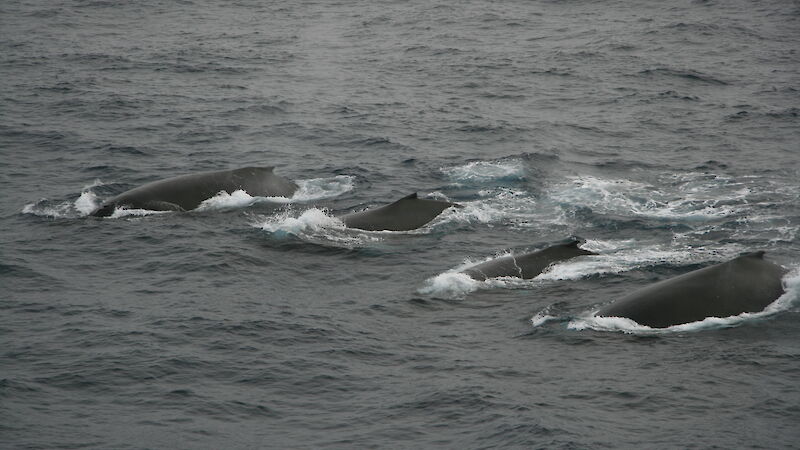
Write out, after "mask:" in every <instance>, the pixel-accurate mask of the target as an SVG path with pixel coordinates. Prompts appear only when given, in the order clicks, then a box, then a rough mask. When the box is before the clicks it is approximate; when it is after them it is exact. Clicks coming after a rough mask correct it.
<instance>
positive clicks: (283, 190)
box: [91, 167, 298, 217]
mask: <svg viewBox="0 0 800 450" xmlns="http://www.w3.org/2000/svg"><path fill="white" fill-rule="evenodd" d="M273 169H274V167H243V168H241V169H233V170H220V171H215V172H201V173H194V174H189V175H181V176H177V177H172V178H167V179H164V180H158V181H153V182H152V183H147V184H145V185H142V186H139V187H137V188H134V189H131V190H129V191H125V192H123V193H121V194H119V195H117V196H115V197H112V198H110V199H108V200H106V201H105V202H103V204H102V206H100V207H99V208H97V209H96V210H95V211H93V212H92V213H91V215H93V216H97V217H107V216H110V215H111V214H113V213H114V210H116V209H117V208H119V207H125V208H137V209H148V210H152V211H188V210H191V209H195V208H197V207H198V206H200V203H202V202H203V201H204V200H207V199H209V198H212V197H214V196H215V195H217V194H219V193H220V192H222V191H224V192H227V193H228V194H232V193H233V192H234V191H237V190H243V191H245V192H247V193H248V194H250V195H253V196H262V197H291V196H292V194H294V192H295V191H296V190H297V188H298V186H297V184H296V183H295V182H294V181H292V180H289V179H288V178H284V177H282V176H280V175H275V173H273Z"/></svg>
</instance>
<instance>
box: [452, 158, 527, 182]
mask: <svg viewBox="0 0 800 450" xmlns="http://www.w3.org/2000/svg"><path fill="white" fill-rule="evenodd" d="M439 170H441V171H442V173H444V174H445V175H446V176H447V177H449V178H450V179H452V180H454V181H456V182H464V183H488V182H493V181H519V180H524V179H525V166H524V165H523V163H522V161H520V160H517V159H507V160H502V161H473V162H470V163H467V164H464V165H461V166H455V167H442V168H441V169H439Z"/></svg>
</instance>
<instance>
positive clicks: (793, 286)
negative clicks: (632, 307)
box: [531, 268, 800, 335]
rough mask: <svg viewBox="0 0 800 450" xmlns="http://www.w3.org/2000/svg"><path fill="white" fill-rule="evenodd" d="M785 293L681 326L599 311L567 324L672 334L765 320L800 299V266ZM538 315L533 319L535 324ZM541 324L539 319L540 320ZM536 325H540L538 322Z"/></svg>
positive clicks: (786, 284) (786, 280) (574, 327)
mask: <svg viewBox="0 0 800 450" xmlns="http://www.w3.org/2000/svg"><path fill="white" fill-rule="evenodd" d="M783 284H784V287H785V292H784V294H783V295H781V296H780V297H778V298H777V299H776V300H775V301H774V302H772V303H770V304H769V305H767V307H766V308H764V310H763V311H760V312H755V313H749V312H745V313H742V314H738V315H735V316H730V317H706V318H705V319H703V320H700V321H697V322H691V323H685V324H680V325H673V326H671V327H666V328H651V327H648V326H645V325H640V324H638V323H636V322H634V321H633V320H631V319H628V318H624V317H599V316H595V314H597V311H591V312H590V313H588V314H585V315H582V316H580V317H577V318H573V319H572V320H570V321H569V323H568V324H567V328H569V329H571V330H579V331H581V330H587V329H589V330H595V331H619V332H623V333H628V334H644V335H648V334H669V333H684V332H695V331H702V330H709V329H719V328H731V327H737V326H739V325H741V324H743V323H745V322H750V321H754V320H763V319H765V318H768V317H771V316H774V315H775V314H778V313H781V312H783V311H787V310H789V309H791V308H792V307H793V306H794V305H797V304H798V302H800V268H794V269H792V270H790V271H789V273H787V274H786V275H785V276H784V277H783ZM536 317H537V316H534V317H533V318H532V319H531V322H532V323H534V319H535V318H536ZM537 323H538V322H537ZM534 326H539V325H537V324H534Z"/></svg>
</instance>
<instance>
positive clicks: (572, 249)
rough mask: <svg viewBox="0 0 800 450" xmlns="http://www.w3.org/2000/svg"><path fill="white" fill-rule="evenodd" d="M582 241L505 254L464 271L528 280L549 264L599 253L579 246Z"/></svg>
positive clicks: (479, 275) (478, 275) (481, 276)
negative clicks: (519, 253)
mask: <svg viewBox="0 0 800 450" xmlns="http://www.w3.org/2000/svg"><path fill="white" fill-rule="evenodd" d="M580 243H581V241H579V240H577V239H571V240H569V241H567V242H565V243H563V244H558V245H553V246H551V247H547V248H545V249H542V250H537V251H535V252H529V253H525V254H522V255H508V256H503V257H500V258H496V259H492V260H490V261H486V262H484V263H481V264H478V265H476V266H472V267H470V268H468V269H465V270H464V271H462V273H464V274H467V275H469V276H470V277H472V278H474V279H476V280H479V281H484V280H486V279H487V278H495V277H519V278H522V279H526V280H527V279H530V278H534V277H536V276H537V275H539V274H540V273H542V271H544V270H545V269H546V268H547V267H548V266H550V265H551V264H554V263H557V262H559V261H565V260H567V259H571V258H575V257H577V256H582V255H596V254H597V253H594V252H591V251H589V250H584V249H582V248H580V247H579V246H578V245H579V244H580Z"/></svg>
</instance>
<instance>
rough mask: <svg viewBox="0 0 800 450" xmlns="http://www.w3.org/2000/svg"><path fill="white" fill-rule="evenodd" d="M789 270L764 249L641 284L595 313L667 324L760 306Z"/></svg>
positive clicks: (651, 324)
mask: <svg viewBox="0 0 800 450" xmlns="http://www.w3.org/2000/svg"><path fill="white" fill-rule="evenodd" d="M785 273H786V270H785V269H783V268H782V267H780V266H778V265H777V264H774V263H772V262H769V261H767V260H765V259H764V252H755V253H749V254H746V255H742V256H739V257H738V258H735V259H733V260H731V261H728V262H725V263H722V264H717V265H714V266H710V267H706V268H703V269H699V270H695V271H693V272H689V273H686V274H683V275H680V276H677V277H675V278H671V279H668V280H664V281H660V282H657V283H655V284H651V285H649V286H646V287H644V288H642V289H639V290H637V291H635V292H633V293H631V294H629V295H627V296H625V297H623V298H621V299H620V300H619V301H617V302H616V303H613V304H612V305H610V306H608V307H606V308H603V309H601V310H600V311H599V312H598V313H597V315H599V316H605V317H627V318H629V319H632V320H634V321H635V322H637V323H639V324H641V325H647V326H649V327H654V328H664V327H669V326H672V325H678V324H682V323H689V322H696V321H700V320H703V319H705V318H706V317H729V316H735V315H739V314H741V313H744V312H759V311H762V310H763V309H764V308H765V307H766V306H767V305H769V304H770V303H772V302H774V301H775V300H776V299H777V298H778V297H780V296H781V295H782V294H783V293H784V289H783V284H782V281H781V279H782V277H783V275H784V274H785Z"/></svg>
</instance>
